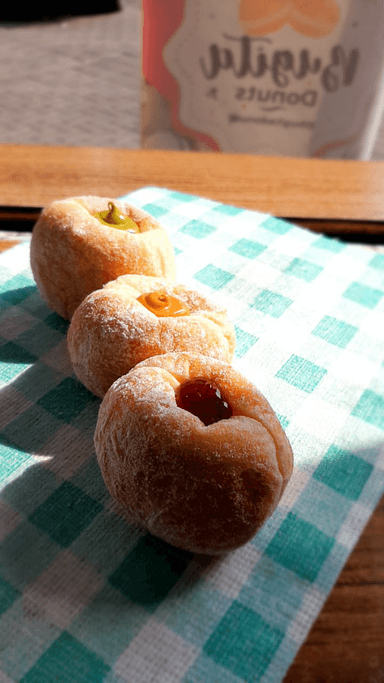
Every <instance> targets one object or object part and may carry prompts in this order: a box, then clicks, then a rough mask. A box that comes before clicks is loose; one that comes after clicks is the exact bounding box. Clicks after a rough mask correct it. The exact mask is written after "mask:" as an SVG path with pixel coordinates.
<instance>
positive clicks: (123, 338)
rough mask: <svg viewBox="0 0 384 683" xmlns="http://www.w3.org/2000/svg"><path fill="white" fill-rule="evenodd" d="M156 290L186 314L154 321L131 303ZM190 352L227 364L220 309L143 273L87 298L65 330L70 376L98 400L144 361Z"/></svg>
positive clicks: (230, 341) (226, 330) (226, 329)
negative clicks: (177, 303)
mask: <svg viewBox="0 0 384 683" xmlns="http://www.w3.org/2000/svg"><path fill="white" fill-rule="evenodd" d="M158 290H162V291H164V292H166V293H167V294H168V295H171V296H176V297H177V298H178V299H179V300H180V301H182V302H183V303H184V304H186V305H187V307H188V308H189V311H190V315H187V316H182V317H157V316H156V315H154V313H152V312H151V311H150V310H148V309H147V308H146V307H145V306H143V305H142V304H141V303H140V302H139V301H138V300H137V299H138V297H139V296H140V295H143V294H146V293H149V292H154V291H158ZM190 348H193V349H194V350H195V351H196V353H201V354H203V355H206V356H212V357H213V358H218V359H220V360H224V361H226V362H230V361H231V360H232V357H233V353H234V348H235V332H234V328H233V325H232V324H231V323H230V322H229V321H228V319H227V316H226V311H225V310H224V309H223V308H220V307H219V306H216V305H215V304H213V303H212V302H211V301H209V300H208V299H207V298H206V297H204V296H202V295H201V294H199V293H198V292H196V291H194V290H191V289H189V288H187V287H185V286H184V285H180V284H175V283H172V282H169V281H167V280H165V279H161V278H153V277H148V276H144V275H122V276H121V277H119V278H117V279H116V280H114V281H113V282H109V283H108V284H107V285H106V286H105V287H104V288H103V289H102V290H98V291H96V292H93V293H92V294H90V295H89V296H87V297H86V298H85V300H84V301H83V302H82V303H81V304H80V306H79V307H78V308H77V310H76V311H75V313H74V315H73V317H72V321H71V324H70V326H69V329H68V349H69V354H70V357H71V361H72V364H73V367H74V370H75V372H76V375H77V377H78V378H79V380H80V381H81V382H82V383H83V384H84V385H85V386H86V387H87V388H88V389H89V390H90V391H92V392H93V393H94V394H96V395H97V396H100V397H103V396H104V394H105V392H106V391H107V390H108V389H109V387H110V386H111V384H112V383H113V382H114V381H115V380H116V379H117V378H118V377H121V376H122V375H125V374H126V373H127V372H129V371H130V370H131V369H132V368H133V367H134V366H135V365H136V364H137V363H140V362H141V361H142V360H144V359H145V358H148V357H151V356H156V355H159V354H164V353H169V352H175V351H179V352H180V351H186V350H188V349H190Z"/></svg>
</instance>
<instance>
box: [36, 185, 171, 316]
mask: <svg viewBox="0 0 384 683" xmlns="http://www.w3.org/2000/svg"><path fill="white" fill-rule="evenodd" d="M30 261H31V268H32V273H33V276H34V278H35V281H36V284H37V286H38V289H39V291H40V294H41V296H42V298H43V299H44V300H45V301H46V302H47V304H48V305H49V306H50V307H51V308H52V309H53V310H54V311H56V313H58V314H59V315H61V316H62V317H63V318H65V319H67V320H70V319H71V318H72V315H73V313H74V311H75V310H76V308H77V307H78V306H79V304H80V303H81V302H82V301H83V299H85V297H86V296H87V295H88V294H90V293H91V292H93V291H94V290H96V289H100V288H101V287H102V286H103V285H105V284H106V283H107V282H109V281H110V280H115V279H116V278H117V277H119V275H123V274H125V273H141V274H143V275H151V276H157V277H164V278H167V279H170V280H174V279H175V277H176V267H175V256H174V251H173V247H172V245H171V242H170V240H169V237H168V235H167V233H166V231H165V230H164V228H163V227H162V226H161V225H160V224H159V223H158V222H157V221H156V220H155V219H154V218H153V217H152V216H150V215H149V214H148V213H146V212H145V211H142V210H140V209H137V208H135V207H133V206H131V205H130V204H127V203H126V202H124V201H117V200H113V201H112V200H109V199H107V198H102V197H92V196H87V197H73V198H71V199H64V200H60V201H55V202H53V203H52V204H49V205H48V206H47V207H46V208H45V209H44V210H43V211H42V213H41V214H40V217H39V219H38V221H37V223H36V224H35V226H34V228H33V231H32V239H31V252H30Z"/></svg>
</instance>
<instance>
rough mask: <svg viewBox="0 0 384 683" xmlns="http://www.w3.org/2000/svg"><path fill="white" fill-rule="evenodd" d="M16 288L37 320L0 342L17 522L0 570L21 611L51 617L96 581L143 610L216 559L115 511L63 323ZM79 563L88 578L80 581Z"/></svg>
mask: <svg viewBox="0 0 384 683" xmlns="http://www.w3.org/2000/svg"><path fill="white" fill-rule="evenodd" d="M21 289H23V290H25V291H20V290H14V291H12V292H10V293H9V297H8V299H9V303H11V305H15V304H17V305H18V306H20V304H21V306H23V302H24V301H26V300H27V299H28V301H29V304H28V303H26V311H25V320H27V319H28V315H29V313H30V312H31V311H28V305H30V306H32V307H34V306H35V305H36V306H38V307H39V308H38V318H40V320H41V322H40V323H39V322H37V324H34V325H33V326H32V327H29V326H28V325H26V329H25V331H23V330H22V329H21V330H20V333H19V334H18V335H17V337H15V336H14V337H13V339H14V340H15V341H12V340H10V341H8V342H6V343H5V344H4V345H3V346H2V347H1V359H2V361H3V362H4V365H5V367H6V372H8V373H10V376H11V377H13V376H14V379H11V381H10V382H9V384H6V385H5V386H4V388H3V389H2V390H0V429H1V437H0V443H2V445H3V449H4V451H5V455H6V464H5V466H4V469H3V471H2V477H3V481H4V480H5V483H6V485H5V487H4V489H3V492H2V497H3V501H4V503H5V505H6V506H7V505H8V506H9V507H10V509H11V510H13V511H15V514H16V517H17V522H18V523H17V525H16V527H15V528H13V529H12V530H11V532H10V533H9V534H8V536H6V538H5V542H4V547H3V553H4V557H3V561H2V564H3V567H4V572H5V574H4V576H5V578H6V580H9V582H10V583H11V585H13V586H15V587H17V590H19V591H21V592H23V593H24V597H23V609H24V612H25V616H26V617H27V618H29V619H33V620H36V619H38V620H46V621H47V622H49V623H55V624H56V623H57V620H58V617H57V614H58V613H61V610H60V609H58V608H57V606H58V605H59V604H63V603H65V604H66V603H68V605H67V607H66V610H65V613H66V614H67V615H69V614H71V610H74V613H75V612H76V611H78V610H79V609H80V605H81V604H82V598H81V596H78V597H76V596H77V592H78V590H82V591H83V592H84V591H85V592H87V591H91V592H93V591H94V590H95V586H97V587H98V589H100V588H101V587H102V585H103V584H107V585H108V586H109V587H110V588H112V589H114V590H115V591H118V593H119V594H120V595H122V596H124V598H125V599H126V600H127V601H128V602H129V603H133V604H135V605H140V606H141V607H143V608H144V609H145V611H146V612H149V613H152V612H153V611H154V610H155V609H156V607H157V606H158V605H159V604H160V603H161V602H162V601H163V600H164V599H165V598H166V596H167V595H168V594H169V593H170V592H171V591H172V589H173V588H174V587H175V586H176V584H178V587H177V590H178V591H180V590H181V591H183V589H184V587H186V586H189V587H190V586H191V585H193V583H194V582H196V580H198V579H199V577H200V576H201V573H202V571H204V569H205V568H206V567H207V566H208V565H209V564H210V563H211V562H215V559H217V558H211V557H209V556H202V557H200V559H199V556H196V555H193V554H192V553H190V552H187V551H184V550H180V549H178V548H175V547H173V546H171V545H169V544H168V543H165V542H164V541H162V540H160V539H157V538H155V537H154V536H152V535H151V534H149V533H147V532H146V531H145V529H143V528H142V527H138V526H137V525H134V524H130V523H129V521H127V520H126V519H124V516H123V514H122V512H121V510H120V511H119V509H118V506H116V504H115V503H114V501H113V500H112V499H111V497H110V495H109V493H108V491H107V488H106V486H105V484H104V481H103V479H102V476H101V473H100V470H99V467H98V464H97V460H96V455H95V451H94V444H93V433H94V429H95V426H96V420H97V414H98V409H99V405H100V403H101V401H100V399H99V398H97V397H96V396H94V395H93V394H92V393H90V392H89V391H88V390H87V389H85V387H84V386H83V385H82V384H81V383H80V382H79V381H78V380H77V379H76V377H75V376H74V373H73V369H72V366H71V363H70V359H69V355H68V350H67V343H66V331H67V328H68V323H67V322H66V321H64V320H63V319H62V318H60V317H59V316H57V315H56V314H55V313H52V312H51V311H50V310H49V309H48V308H47V307H45V305H43V304H42V302H41V301H38V296H37V297H36V302H34V299H35V297H34V296H32V297H31V295H33V293H34V290H35V288H34V287H31V288H28V287H26V288H21ZM31 302H32V303H31ZM33 315H34V317H35V316H36V315H37V313H36V310H35V309H34V310H33ZM19 321H20V317H19ZM8 324H12V325H14V324H16V325H17V324H18V322H17V321H15V320H13V319H12V320H11V322H9V320H8ZM21 324H22V323H21ZM12 373H15V375H12ZM84 567H89V568H90V569H89V571H90V573H91V575H92V577H93V579H92V581H91V582H90V583H89V582H88V583H87V585H86V586H83V587H82V578H81V577H82V576H83V573H84ZM79 586H80V588H79ZM92 586H93V588H92ZM81 587H82V588H81ZM55 615H56V616H55ZM68 618H69V617H68ZM71 618H72V617H71ZM59 621H60V619H59ZM64 622H65V618H64ZM64 622H63V623H61V621H60V624H57V625H60V626H61V627H63V628H64V627H65V625H66V624H65V623H64Z"/></svg>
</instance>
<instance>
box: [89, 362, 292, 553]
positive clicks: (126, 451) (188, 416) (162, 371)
mask: <svg viewBox="0 0 384 683" xmlns="http://www.w3.org/2000/svg"><path fill="white" fill-rule="evenodd" d="M95 448H96V453H97V458H98V462H99V465H100V468H101V472H102V475H103V478H104V481H105V483H106V485H107V487H108V490H109V492H110V493H111V495H112V496H113V497H114V498H115V499H117V500H118V501H119V502H120V503H121V504H122V506H123V507H122V510H125V514H126V515H127V517H128V519H131V520H132V521H134V522H138V523H141V524H143V525H144V526H145V527H146V529H148V531H150V532H151V533H153V534H154V535H155V536H158V537H160V538H162V539H163V540H165V541H167V542H169V543H171V544H173V545H175V546H177V547H180V548H184V549H186V550H189V551H191V552H197V553H205V554H220V553H223V552H226V551H228V550H232V549H234V548H237V547H239V546H241V545H243V544H244V543H246V542H247V541H249V540H250V539H251V538H252V536H253V535H254V534H255V532H256V531H257V530H258V529H259V528H260V527H261V525H262V524H263V523H264V522H265V520H266V519H267V517H268V516H269V515H270V514H271V513H272V512H273V510H274V509H275V508H276V506H277V504H278V502H279V500H280V498H281V495H282V493H283V491H284V489H285V487H286V485H287V482H288V480H289V478H290V476H291V473H292V466H293V455H292V450H291V446H290V444H289V441H288V439H287V437H286V435H285V433H284V431H283V429H282V427H281V425H280V422H279V421H278V419H277V417H276V415H275V413H274V412H273V410H272V408H271V406H270V405H269V403H268V401H267V400H266V399H265V398H264V396H263V395H262V394H261V393H260V392H259V391H258V390H257V389H256V387H255V386H253V385H252V384H251V383H250V382H249V381H248V380H247V379H246V378H245V377H243V376H242V375H241V374H240V373H239V372H237V371H236V370H234V369H233V368H232V367H231V366H230V365H228V364H227V363H223V362H221V361H218V360H214V359H212V358H207V357H204V356H201V355H193V354H190V353H170V354H165V355H163V356H156V357H154V358H149V359H147V360H145V361H143V362H142V363H140V364H139V365H137V366H136V367H135V368H134V369H133V370H131V372H129V373H128V374H127V375H124V376H123V377H120V379H118V380H117V381H116V382H115V383H114V384H113V385H112V386H111V387H110V389H109V391H108V392H107V393H106V395H105V397H104V400H103V402H102V404H101V406H100V411H99V417H98V422H97V426H96V431H95Z"/></svg>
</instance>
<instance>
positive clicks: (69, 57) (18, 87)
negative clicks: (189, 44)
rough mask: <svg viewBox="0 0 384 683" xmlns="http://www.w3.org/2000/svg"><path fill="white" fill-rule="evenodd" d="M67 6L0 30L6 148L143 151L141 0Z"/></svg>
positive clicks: (382, 139)
mask: <svg viewBox="0 0 384 683" xmlns="http://www.w3.org/2000/svg"><path fill="white" fill-rule="evenodd" d="M62 2H63V4H62V5H60V4H57V3H56V4H55V5H54V7H55V14H56V16H54V17H53V16H52V15H51V13H50V10H49V9H48V10H47V9H45V8H44V6H42V5H40V9H39V7H38V3H36V4H35V5H31V6H30V9H29V10H27V9H25V10H23V11H24V12H28V11H29V13H30V14H29V15H28V14H24V15H22V13H21V10H20V6H18V7H17V8H15V10H14V12H15V14H16V15H17V18H16V17H13V16H12V11H13V8H12V6H8V10H7V11H8V13H9V15H6V21H4V20H3V21H2V22H1V23H0V88H1V99H2V102H1V109H0V111H1V113H0V143H14V144H17V143H21V144H47V145H74V146H98V147H119V148H128V149H134V148H139V147H140V97H141V0H107V1H106V3H105V5H104V7H102V6H101V5H102V0H99V3H98V4H97V5H96V7H97V12H98V13H95V9H94V7H95V6H93V7H92V6H91V4H90V3H89V2H88V0H82V3H83V4H81V1H80V0H79V2H77V3H76V5H74V6H71V5H70V4H68V0H62ZM100 2H101V4H100ZM108 3H109V4H108ZM46 7H49V5H47V6H46ZM65 12H68V14H69V13H71V16H67V15H66V14H65ZM92 12H93V13H92ZM75 13H76V14H77V15H76V16H74V15H75ZM372 160H384V120H382V123H381V127H380V130H379V133H378V136H377V140H376V143H375V148H374V152H373V155H372Z"/></svg>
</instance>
